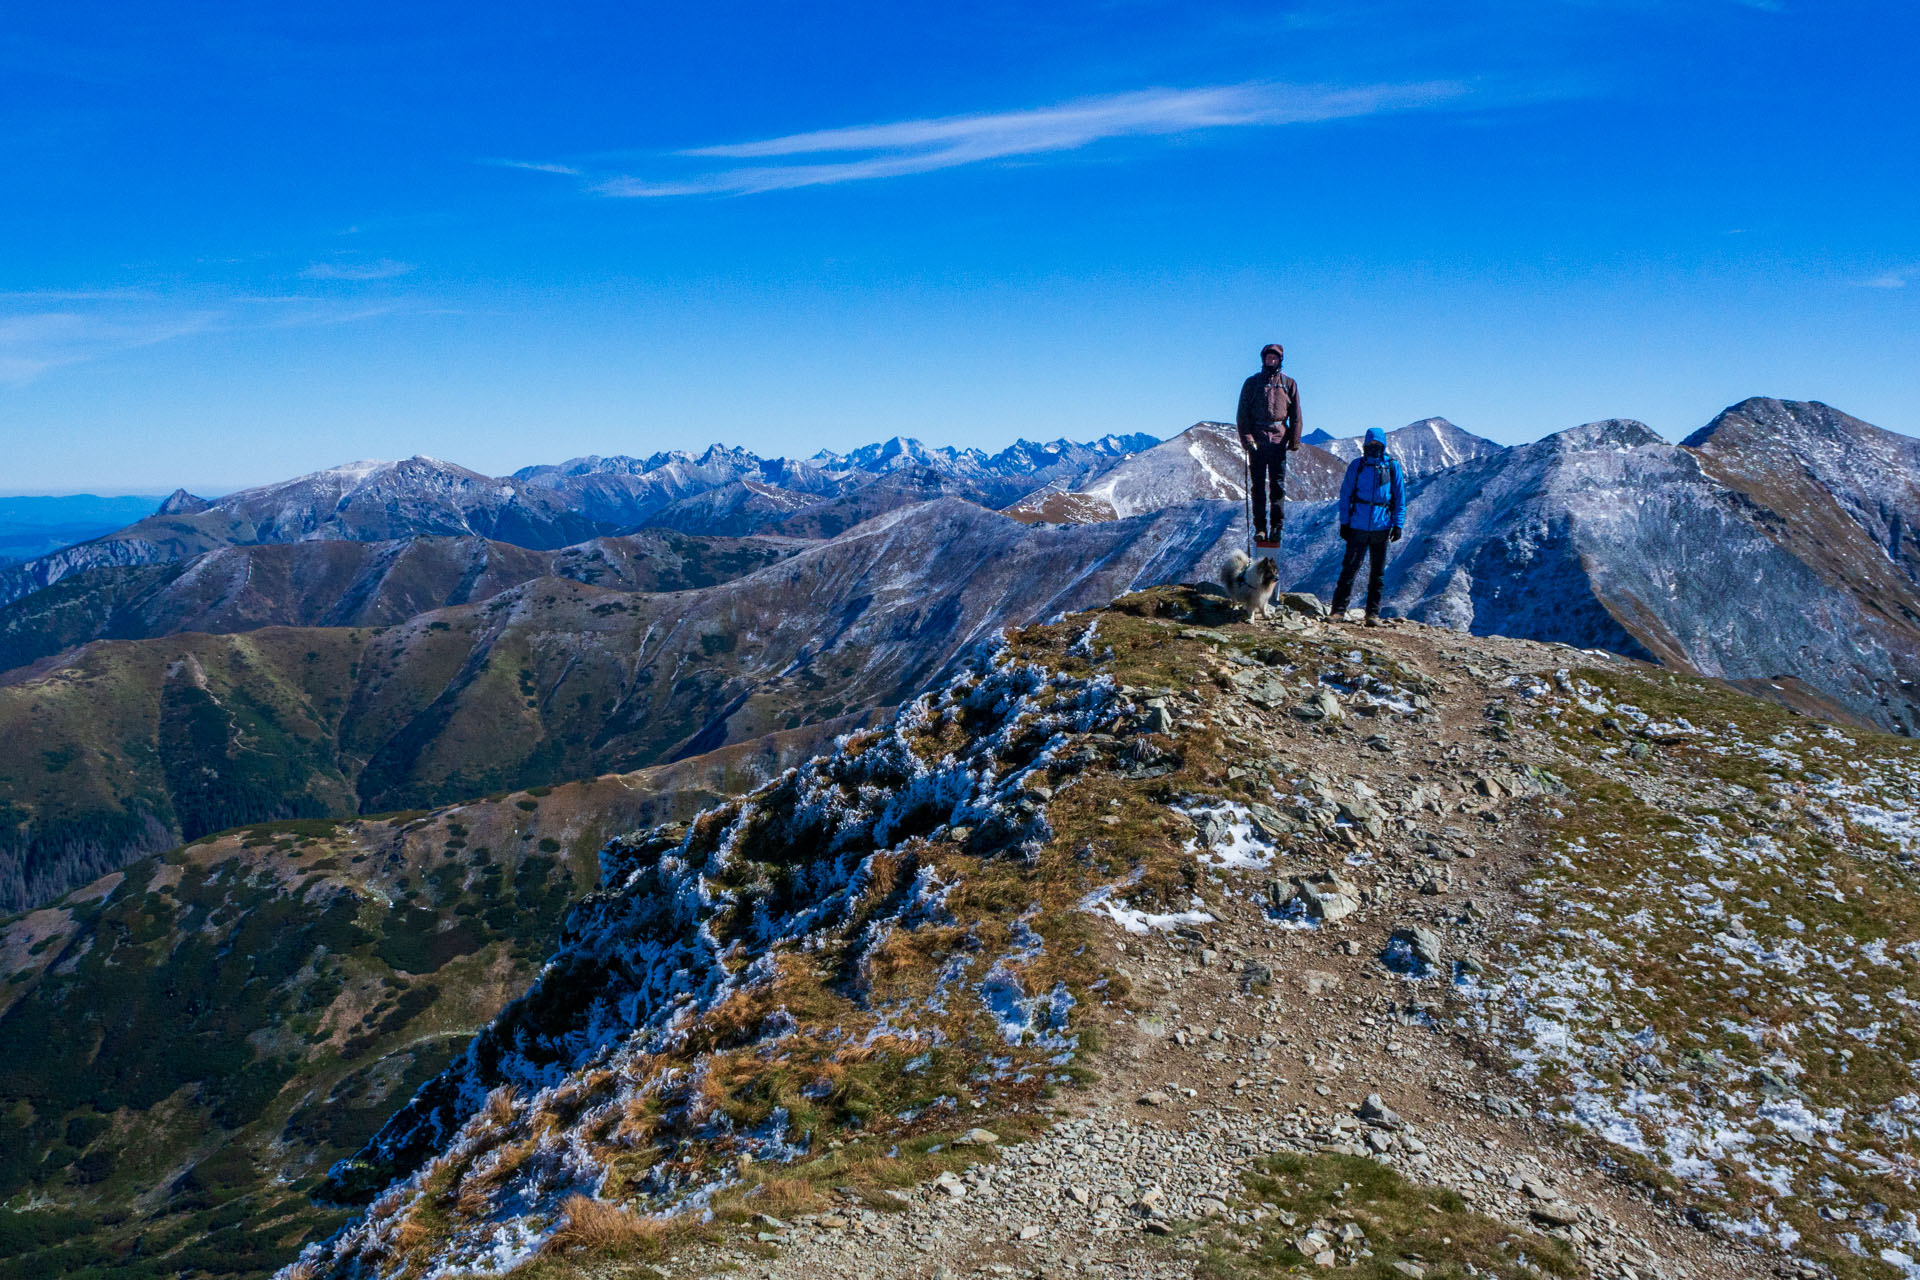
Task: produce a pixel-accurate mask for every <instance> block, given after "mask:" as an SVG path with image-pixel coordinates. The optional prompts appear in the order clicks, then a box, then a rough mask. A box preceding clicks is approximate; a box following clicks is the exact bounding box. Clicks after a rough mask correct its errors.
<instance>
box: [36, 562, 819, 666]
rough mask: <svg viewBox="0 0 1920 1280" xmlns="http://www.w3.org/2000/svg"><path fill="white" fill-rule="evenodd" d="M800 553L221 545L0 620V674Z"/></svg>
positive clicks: (645, 581) (382, 622)
mask: <svg viewBox="0 0 1920 1280" xmlns="http://www.w3.org/2000/svg"><path fill="white" fill-rule="evenodd" d="M800 545H801V544H799V543H793V542H776V541H769V540H764V539H734V538H695V537H688V536H686V535H684V534H679V533H674V532H671V531H667V530H646V531H643V532H641V533H638V534H631V535H628V536H626V537H618V538H598V539H594V540H592V541H589V542H584V543H581V544H579V545H578V546H573V547H567V548H564V549H562V550H560V551H529V550H527V549H526V548H524V547H516V546H513V545H512V544H510V543H503V542H491V541H488V540H487V539H484V538H410V539H407V540H405V541H400V542H337V541H322V542H295V543H281V544H275V545H264V546H247V547H224V548H222V549H220V550H218V551H209V552H206V553H204V554H202V555H198V556H195V557H193V558H192V559H189V560H179V561H170V562H165V563H161V564H151V565H133V566H127V567H124V568H121V567H107V568H99V569H89V570H86V571H84V572H81V573H77V574H74V575H72V576H70V577H67V578H63V579H61V580H60V581H59V582H57V583H55V584H54V585H53V586H51V587H48V588H46V589H45V590H43V591H36V592H34V593H33V594H32V595H29V596H26V597H25V598H23V599H20V600H16V601H14V602H13V603H12V604H11V605H8V606H6V607H4V608H0V673H5V672H9V671H11V670H13V669H14V668H18V667H21V666H25V665H26V664H28V663H32V662H35V661H38V660H40V659H42V658H45V657H48V656H50V655H52V654H56V653H59V652H61V651H63V650H65V649H69V648H72V647H73V646H75V645H79V644H85V643H87V642H88V641H92V640H103V639H107V640H144V639H150V638H153V637H156V636H164V635H172V634H174V633H176V632H182V631H205V632H210V633H214V634H230V633H236V632H243V631H254V630H258V629H259V628H261V627H271V626H283V627H284V626H292V627H342V626H390V625H392V624H395V623H399V622H404V621H406V620H407V619H408V618H411V617H414V616H415V615H417V614H421V613H425V612H427V611H428V610H431V609H439V608H443V607H445V606H447V605H456V604H466V603H468V602H471V601H480V600H486V599H489V598H491V597H493V596H495V595H497V594H499V593H500V592H501V591H504V590H506V589H507V588H508V587H512V586H517V585H518V584H520V583H523V582H528V581H531V580H532V579H534V578H539V577H544V576H546V575H549V574H551V575H553V576H554V577H560V578H571V579H574V580H575V581H579V582H585V583H588V584H591V585H594V586H602V587H610V588H613V589H615V590H620V591H681V590H686V589H688V588H691V587H706V586H712V585H714V584H715V583H718V582H722V581H725V580H727V579H729V578H736V577H739V576H741V575H742V574H745V573H750V572H752V571H753V570H755V569H758V568H761V567H762V566H764V565H767V564H770V563H772V562H773V561H775V560H778V559H780V558H782V557H783V556H786V555H791V554H792V553H793V552H794V551H796V550H798V549H799V547H800ZM14 678H16V679H18V678H20V677H18V676H15V677H14ZM4 679H6V676H5V675H3V674H0V680H4Z"/></svg>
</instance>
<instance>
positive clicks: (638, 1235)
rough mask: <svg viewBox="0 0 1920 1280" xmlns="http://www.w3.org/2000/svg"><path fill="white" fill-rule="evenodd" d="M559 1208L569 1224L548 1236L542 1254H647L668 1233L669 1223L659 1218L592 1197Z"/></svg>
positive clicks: (569, 1199)
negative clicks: (644, 1215)
mask: <svg viewBox="0 0 1920 1280" xmlns="http://www.w3.org/2000/svg"><path fill="white" fill-rule="evenodd" d="M560 1208H561V1211H562V1212H564V1213H565V1214H566V1221H564V1222H562V1223H561V1224H560V1227H559V1229H558V1230H556V1231H555V1232H554V1233H553V1234H552V1235H551V1236H548V1237H547V1242H546V1243H545V1244H544V1245H542V1246H541V1252H542V1253H572V1252H574V1251H575V1250H579V1251H582V1252H585V1253H595V1254H625V1253H645V1252H651V1251H653V1250H655V1249H657V1248H658V1247H659V1245H660V1242H661V1240H662V1239H663V1238H664V1237H665V1236H666V1234H667V1224H666V1223H664V1222H662V1221H660V1220H659V1219H657V1218H643V1217H641V1216H640V1215H639V1214H637V1213H635V1212H633V1210H631V1209H628V1208H626V1207H625V1206H623V1205H617V1204H608V1203H607V1202H606V1201H604V1200H595V1199H594V1198H593V1197H592V1196H569V1197H567V1200H566V1203H565V1204H563V1205H561V1206H560Z"/></svg>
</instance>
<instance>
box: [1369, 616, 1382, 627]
mask: <svg viewBox="0 0 1920 1280" xmlns="http://www.w3.org/2000/svg"><path fill="white" fill-rule="evenodd" d="M1367 625H1368V626H1370V627H1377V626H1379V625H1380V615H1379V614H1377V613H1370V614H1368V615H1367Z"/></svg>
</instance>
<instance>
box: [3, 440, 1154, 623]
mask: <svg viewBox="0 0 1920 1280" xmlns="http://www.w3.org/2000/svg"><path fill="white" fill-rule="evenodd" d="M1152 443H1154V442H1153V440H1152V438H1151V437H1147V436H1139V435H1135V436H1126V437H1121V436H1104V437H1102V438H1101V439H1099V440H1097V441H1095V442H1093V443H1092V444H1074V443H1071V442H1068V441H1064V440H1059V441H1055V442H1053V443H1052V444H1034V443H1032V442H1028V441H1022V442H1020V443H1019V444H1016V445H1013V446H1010V447H1009V448H1007V449H1005V450H1003V451H1001V452H1000V453H998V454H994V455H987V454H985V453H982V452H981V451H979V450H977V449H961V450H956V449H928V448H926V447H925V446H923V445H921V444H920V443H919V442H918V441H910V440H902V439H899V438H895V439H893V440H890V441H887V442H886V443H884V444H881V445H875V446H871V447H869V448H866V449H862V450H858V451H856V452H855V453H853V454H850V455H848V456H847V457H845V458H842V457H840V456H838V455H833V454H823V455H820V456H818V457H815V458H812V459H808V460H806V461H791V460H788V459H784V458H761V457H758V456H756V455H754V454H752V453H750V452H748V451H746V450H744V449H735V448H729V447H727V446H724V445H714V446H712V447H711V448H709V449H707V450H706V451H705V452H704V453H701V454H698V455H695V454H691V453H686V452H682V451H678V450H674V451H669V452H664V453H656V454H654V455H652V456H651V457H648V458H645V459H639V458H631V457H624V456H622V457H607V458H602V457H584V458H575V459H572V460H571V461H568V462H564V463H560V464H558V465H552V466H535V467H527V468H523V469H522V470H520V471H517V472H515V473H514V474H513V475H511V476H499V477H495V476H485V475H481V474H480V473H479V472H477V471H470V470H468V469H467V468H465V467H462V466H458V465H456V464H454V463H450V462H442V461H440V460H439V459H436V458H427V457H418V456H416V457H412V458H407V459H403V460H401V461H398V462H356V463H352V464H349V465H347V466H341V467H334V468H330V469H329V470H326V471H319V472H315V473H313V474H311V475H306V476H300V477H298V478H296V479H293V480H288V481H284V482H281V483H278V484H270V485H263V486H260V487H257V488H252V489H243V490H241V491H239V492H237V493H232V494H228V495H227V496H225V497H223V498H219V499H217V500H214V501H207V500H204V499H200V498H196V497H194V496H193V495H192V494H188V493H185V492H180V493H176V494H174V495H173V496H172V497H170V498H169V499H167V501H166V502H165V503H164V504H163V505H162V506H161V508H160V510H159V511H157V512H155V513H154V514H153V515H151V516H149V517H147V518H146V519H144V520H139V521H136V522H134V523H133V524H130V525H128V526H126V527H125V528H123V529H119V530H117V531H115V532H113V533H111V534H108V535H106V536H104V537H100V538H96V539H93V540H92V541H89V542H85V543H81V544H79V545H77V546H71V547H65V548H62V549H60V550H58V551H55V552H53V553H51V554H48V555H45V556H41V557H37V558H35V559H32V560H28V561H26V562H24V563H21V564H17V565H11V566H0V604H5V603H7V602H9V601H12V600H17V599H19V598H21V597H22V596H25V595H28V594H31V593H32V592H34V591H38V590H41V589H43V588H46V587H49V586H51V585H53V584H54V583H56V582H58V581H60V580H61V579H62V578H65V577H67V576H69V575H71V574H74V573H78V572H81V571H83V570H86V569H97V568H105V567H115V566H119V567H125V566H130V565H145V564H157V563H167V562H171V561H176V560H185V559H189V558H191V557H193V556H196V555H200V554H202V553H204V552H208V551H214V550H218V549H220V548H222V547H234V546H257V545H266V544H281V543H303V542H323V541H353V542H385V541H393V540H397V539H403V538H415V537H456V538H457V537H479V538H485V539H488V540H490V541H494V542H501V543H508V544H511V545H514V546H518V547H522V548H526V549H529V550H557V549H559V548H561V547H566V546H572V545H574V544H577V543H580V542H584V541H586V540H588V539H591V538H595V537H600V536H605V535H615V534H622V533H630V532H633V531H634V530H636V529H639V528H640V527H642V526H644V525H648V524H660V525H663V526H664V527H668V528H674V529H678V530H679V531H681V532H685V533H695V534H705V533H718V534H738V533H746V532H750V531H755V530H758V529H759V528H761V527H763V526H766V525H772V524H775V523H777V522H779V521H780V520H781V519H783V518H786V517H791V516H793V515H794V514H795V513H796V512H799V511H802V510H804V509H805V508H807V507H809V506H811V505H813V504H818V503H827V504H834V503H840V504H841V505H840V507H839V509H838V512H837V514H830V515H826V516H824V517H823V519H824V520H825V521H826V523H828V524H833V523H836V522H837V523H838V525H839V527H840V528H848V527H851V525H852V524H854V523H858V519H857V518H856V519H849V518H848V512H849V511H856V512H859V513H860V514H861V515H862V516H866V515H877V514H880V513H881V511H884V510H891V509H893V508H894V507H897V506H901V505H905V504H906V503H909V502H914V501H924V500H926V499H928V498H933V497H940V496H945V495H946V494H948V493H956V494H957V496H964V497H968V498H971V499H974V500H977V501H980V502H981V503H982V505H986V506H1000V505H1003V504H1005V503H1007V502H1010V501H1012V500H1014V499H1015V498H1017V497H1019V496H1020V495H1021V494H1024V493H1026V492H1028V491H1030V490H1032V489H1034V488H1037V487H1039V486H1040V485H1042V484H1045V483H1049V482H1069V481H1077V480H1079V479H1082V478H1084V477H1086V476H1088V475H1091V474H1093V473H1095V472H1097V471H1099V470H1101V469H1103V468H1105V467H1106V466H1108V465H1110V464H1111V463H1112V462H1113V461H1114V460H1116V459H1118V458H1123V457H1125V456H1126V455H1127V454H1128V453H1130V452H1132V451H1135V450H1138V449H1140V448H1144V447H1147V446H1149V445H1151V444H1152ZM871 485H879V486H881V487H880V488H879V489H877V490H876V495H875V496H874V497H872V498H869V499H867V500H865V501H864V502H855V503H853V504H852V505H851V506H849V505H848V504H847V503H846V502H845V501H844V500H847V499H850V498H852V497H853V495H855V494H856V493H857V492H858V491H859V490H861V489H863V488H865V487H867V486H871ZM716 491H730V492H732V493H733V494H734V495H736V500H735V502H734V503H733V505H732V506H729V505H728V504H727V503H725V502H721V503H718V504H714V503H711V502H709V503H708V505H709V506H711V507H713V509H714V510H715V515H714V516H713V518H712V519H711V520H703V519H702V518H700V515H699V512H700V511H701V510H702V509H703V508H702V507H700V506H698V505H696V506H694V507H692V508H688V507H685V506H681V507H678V508H677V509H676V504H680V503H682V502H683V501H684V500H688V499H701V498H704V497H705V496H706V495H710V494H713V493H715V492H716ZM750 498H758V499H760V500H761V501H760V502H759V503H758V505H757V506H754V504H752V503H751V502H750V501H749V499H750ZM743 505H744V506H753V510H752V511H751V512H750V513H749V514H748V515H747V517H746V518H738V517H739V508H740V507H741V506H743ZM661 517H664V518H661Z"/></svg>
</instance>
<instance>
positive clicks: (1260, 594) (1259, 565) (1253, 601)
mask: <svg viewBox="0 0 1920 1280" xmlns="http://www.w3.org/2000/svg"><path fill="white" fill-rule="evenodd" d="M1220 585H1221V586H1223V587H1225V588H1226V589H1227V595H1228V596H1229V597H1231V598H1232V600H1233V602H1234V603H1235V604H1237V605H1239V606H1241V607H1242V608H1244V609H1245V610H1246V611H1247V621H1249V622H1251V621H1253V619H1254V618H1255V617H1261V618H1264V617H1266V616H1267V615H1268V613H1270V612H1271V611H1272V609H1273V597H1274V593H1275V592H1276V591H1278V590H1279V588H1280V566H1279V565H1276V564H1275V563H1274V562H1273V561H1272V560H1271V559H1270V558H1269V557H1267V556H1261V557H1260V558H1259V559H1258V560H1256V559H1254V558H1253V557H1252V556H1250V555H1248V554H1247V553H1246V552H1244V551H1236V552H1234V553H1233V554H1232V555H1230V556H1228V557H1227V563H1226V565H1225V566H1224V567H1223V568H1222V569H1221V570H1220Z"/></svg>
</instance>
